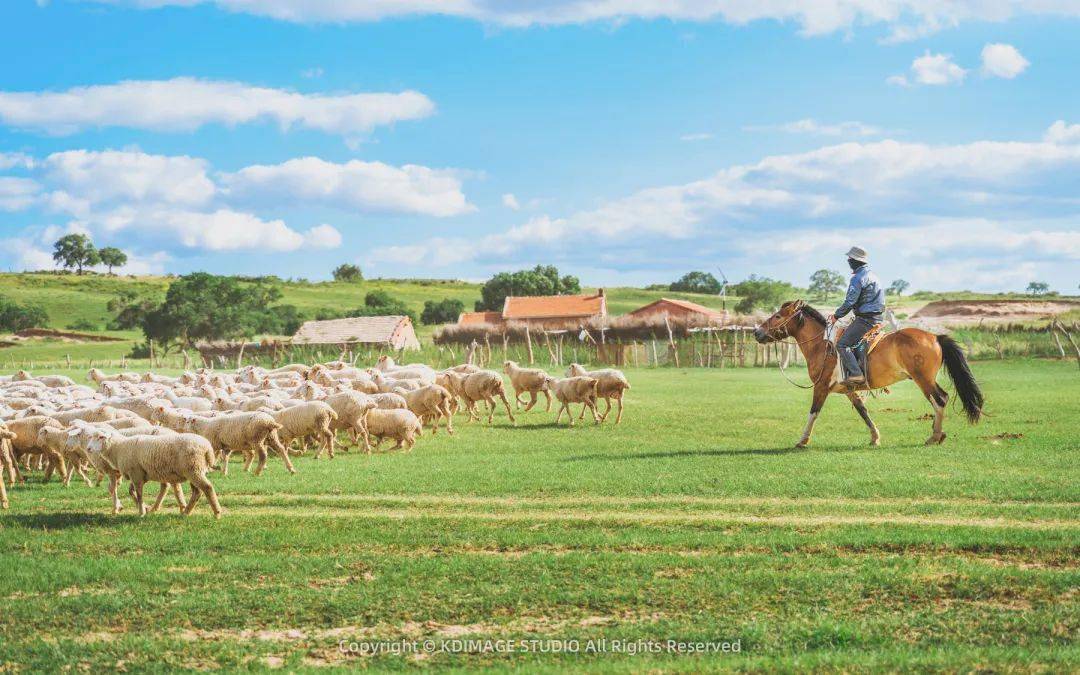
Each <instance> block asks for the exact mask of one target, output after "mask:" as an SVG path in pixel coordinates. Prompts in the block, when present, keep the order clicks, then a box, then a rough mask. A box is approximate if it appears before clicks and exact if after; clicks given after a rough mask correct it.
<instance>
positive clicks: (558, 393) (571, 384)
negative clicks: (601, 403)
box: [548, 377, 600, 426]
mask: <svg viewBox="0 0 1080 675" xmlns="http://www.w3.org/2000/svg"><path fill="white" fill-rule="evenodd" d="M598 383H599V381H598V380H597V379H596V378H595V377H567V378H563V379H561V380H557V379H555V378H548V386H549V387H550V388H551V390H552V391H553V392H554V393H555V398H556V399H558V401H559V404H560V406H559V414H558V415H557V416H556V417H555V424H558V423H559V420H561V419H562V414H563V411H564V410H565V411H566V414H567V416H568V417H569V418H570V426H574V413H573V411H572V410H570V404H571V403H584V404H585V408H587V409H589V410H592V414H593V419H594V420H595V421H596V423H597V424H600V415H599V414H598V413H597V411H596V388H597V385H598Z"/></svg>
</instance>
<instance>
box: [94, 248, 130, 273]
mask: <svg viewBox="0 0 1080 675" xmlns="http://www.w3.org/2000/svg"><path fill="white" fill-rule="evenodd" d="M98 258H100V260H101V264H103V265H105V266H106V267H108V268H109V274H110V275H111V274H112V273H113V268H114V267H123V266H124V265H126V264H127V261H128V257H127V253H124V252H123V251H121V250H120V249H118V248H115V247H113V246H106V247H105V248H103V249H101V250H100V251H98Z"/></svg>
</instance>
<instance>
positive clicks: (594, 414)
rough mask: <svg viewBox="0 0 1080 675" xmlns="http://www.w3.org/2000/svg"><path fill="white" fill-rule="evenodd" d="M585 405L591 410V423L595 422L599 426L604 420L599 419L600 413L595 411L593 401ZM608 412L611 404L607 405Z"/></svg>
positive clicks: (594, 402) (595, 407) (595, 406)
mask: <svg viewBox="0 0 1080 675" xmlns="http://www.w3.org/2000/svg"><path fill="white" fill-rule="evenodd" d="M585 405H587V406H589V409H590V410H592V416H593V421H594V422H596V423H597V424H600V423H601V422H603V421H604V418H603V417H600V411H599V410H597V405H596V401H595V400H592V401H588V402H587V403H586V404H585ZM608 412H611V403H610V402H609V403H608Z"/></svg>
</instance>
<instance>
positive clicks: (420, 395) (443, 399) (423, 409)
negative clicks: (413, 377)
mask: <svg viewBox="0 0 1080 675" xmlns="http://www.w3.org/2000/svg"><path fill="white" fill-rule="evenodd" d="M400 394H401V396H402V397H403V398H404V399H405V403H406V404H407V405H408V406H409V410H411V411H412V412H413V413H414V414H415V415H416V416H417V417H419V418H420V422H421V424H422V423H423V422H425V421H426V420H429V419H430V420H431V434H432V435H433V436H434V435H435V434H436V433H438V431H439V420H440V419H441V418H443V417H445V418H446V433H448V434H450V435H451V436H453V435H454V421H453V413H451V412H450V404H451V402H452V401H453V400H454V397H453V395H452V394H451V393H450V392H449V391H447V390H446V388H445V387H440V386H439V385H437V384H429V385H427V386H426V387H421V388H420V389H417V390H415V391H402V392H400Z"/></svg>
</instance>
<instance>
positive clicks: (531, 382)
mask: <svg viewBox="0 0 1080 675" xmlns="http://www.w3.org/2000/svg"><path fill="white" fill-rule="evenodd" d="M503 372H504V373H506V374H507V375H509V376H510V386H511V387H513V389H514V404H515V406H516V407H517V408H519V409H520V408H521V395H522V394H528V395H529V404H528V405H526V406H525V412H529V411H530V410H532V409H533V406H535V405H536V400H537V398H536V395H537V394H543V395H544V397H545V398H546V399H547V408H546V410H545V412H551V392H549V391H548V380H549V378H548V374H547V373H546V372H544V371H543V370H541V369H540V368H522V367H521V366H519V365H518V364H517V362H516V361H506V362H505V363H503Z"/></svg>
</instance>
